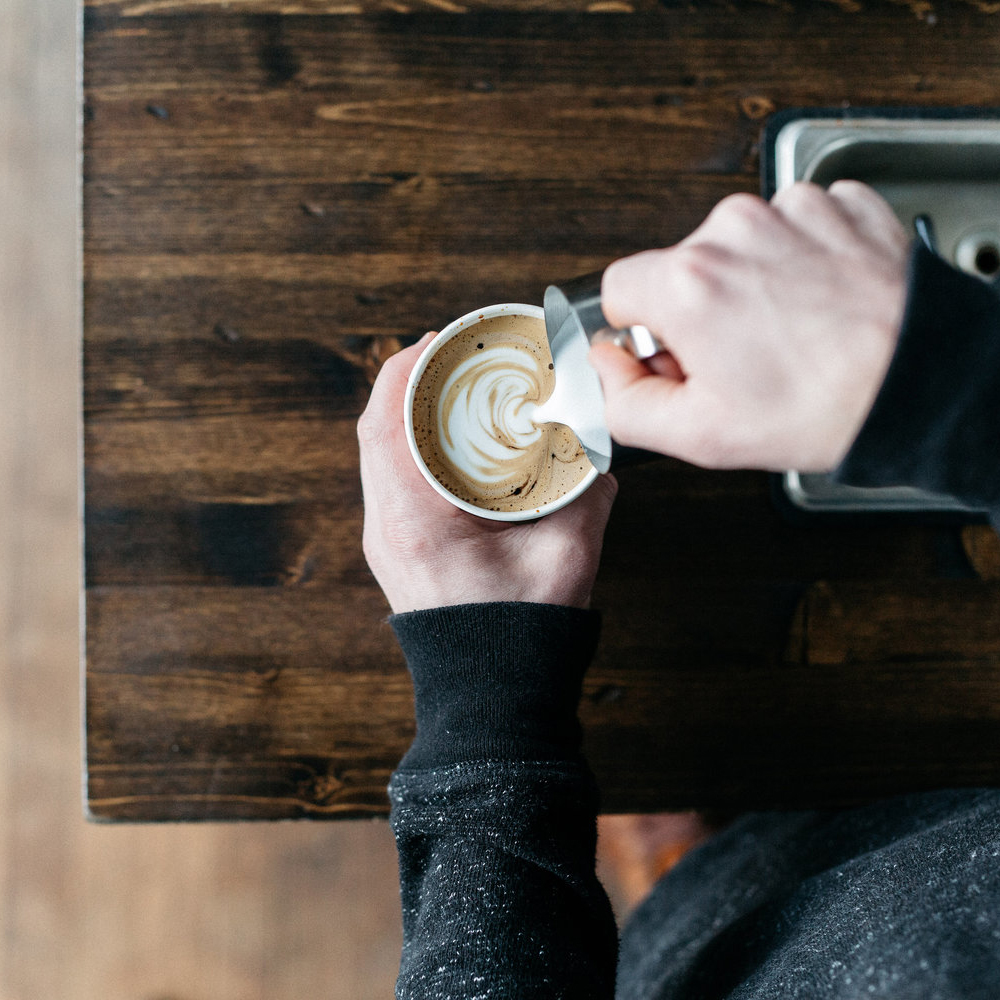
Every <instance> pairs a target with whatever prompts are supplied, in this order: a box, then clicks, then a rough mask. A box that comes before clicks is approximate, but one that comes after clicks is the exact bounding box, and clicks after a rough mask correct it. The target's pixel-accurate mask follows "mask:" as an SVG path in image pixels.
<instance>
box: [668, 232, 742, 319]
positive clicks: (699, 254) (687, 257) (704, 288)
mask: <svg viewBox="0 0 1000 1000" xmlns="http://www.w3.org/2000/svg"><path fill="white" fill-rule="evenodd" d="M731 260H732V257H731V255H730V254H729V252H728V251H726V250H723V249H722V248H721V247H718V246H715V245H713V244H711V243H689V244H683V245H681V246H679V247H677V249H676V251H675V257H674V261H673V270H674V274H675V280H676V281H677V283H678V289H677V290H678V292H679V294H680V295H681V296H682V301H684V302H686V303H687V304H688V306H689V307H691V308H693V309H694V310H696V311H697V310H700V309H702V308H704V307H705V305H706V304H708V303H709V302H713V301H716V300H718V299H719V298H720V297H721V296H723V295H724V294H725V292H726V289H727V287H728V285H729V267H730V263H731Z"/></svg>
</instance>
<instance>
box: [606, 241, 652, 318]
mask: <svg viewBox="0 0 1000 1000" xmlns="http://www.w3.org/2000/svg"><path fill="white" fill-rule="evenodd" d="M667 253H668V251H666V250H645V251H643V252H642V253H637V254H633V255H632V256H631V257H623V258H621V259H620V260H616V261H614V262H613V263H611V264H609V265H608V267H607V268H606V269H605V271H604V276H603V278H602V279H601V309H602V310H603V312H604V315H605V316H606V317H607V320H608V322H609V323H610V324H611V325H612V326H614V327H626V326H632V325H634V324H636V323H642V324H643V325H645V326H649V327H650V328H651V329H652V328H653V321H652V319H651V317H653V316H656V315H657V314H658V312H659V309H660V307H661V304H662V301H663V271H664V266H665V261H666V255H667ZM653 332H654V333H655V332H657V331H656V330H654V331H653Z"/></svg>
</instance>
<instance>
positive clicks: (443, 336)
mask: <svg viewBox="0 0 1000 1000" xmlns="http://www.w3.org/2000/svg"><path fill="white" fill-rule="evenodd" d="M503 315H511V316H528V317H530V318H532V319H542V320H544V318H545V310H544V309H542V307H541V306H533V305H528V304H527V303H524V302H500V303H497V304H495V305H491V306H485V307H483V308H481V309H473V310H471V311H470V312H467V313H466V314H465V315H464V316H459V317H458V319H455V320H452V322H450V323H449V324H448V325H447V326H446V327H445V328H444V329H443V330H442V331H441V332H440V333H439V334H438V335H437V336H436V337H435V338H434V339H433V340H432V341H431V342H430V343H429V344H428V345H427V346H426V347H425V348H424V350H423V351H422V352H421V354H420V357H419V358H418V359H417V363H416V364H415V365H414V366H413V370H412V371H411V372H410V377H409V379H408V380H407V383H406V393H405V395H404V397H403V423H404V426H405V428H406V441H407V444H409V446H410V454H411V455H412V456H413V461H414V462H415V463H416V466H417V468H418V469H419V470H420V472H421V474H422V475H423V477H424V479H426V480H427V482H428V483H430V485H431V486H432V487H433V488H434V489H435V491H436V492H437V493H438V494H439V495H440V496H443V497H444V498H445V499H446V500H447V501H448V502H449V503H451V504H453V505H454V506H455V507H458V508H459V509H460V510H464V511H466V512H467V513H469V514H474V515H475V516H476V517H482V518H486V519H487V520H490V521H534V520H537V519H538V518H540V517H545V516H546V515H548V514H554V513H555V512H556V511H557V510H561V509H562V508H563V507H566V506H568V505H569V504H571V503H572V502H573V501H574V500H576V499H578V498H579V497H581V496H582V495H583V494H584V493H586V492H587V490H588V489H590V487H591V486H592V485H593V484H594V481H595V480H596V479H597V477H598V476H599V475H600V473H599V472H598V471H597V469H595V468H594V467H593V466H591V468H590V471H589V472H588V473H587V474H586V475H585V476H584V477H583V478H582V479H581V480H580V481H579V482H578V483H577V484H576V486H574V487H573V489H571V490H569V491H568V492H566V493H564V494H563V495H562V496H560V497H558V498H557V499H555V500H553V501H552V502H551V503H547V504H541V505H539V506H538V507H529V508H528V509H527V510H487V509H486V508H485V507H477V506H476V505H475V504H472V503H469V502H468V501H467V500H463V499H462V498H461V497H457V496H455V494H454V493H452V492H450V491H449V490H448V489H446V488H445V487H444V486H442V484H441V483H439V482H438V481H437V479H436V478H435V476H434V473H432V472H431V470H430V469H429V468H428V467H427V463H426V462H425V461H424V457H423V455H421V454H420V449H419V448H418V447H417V438H416V434H415V432H414V429H413V398H414V396H415V395H416V391H417V383H418V382H419V381H420V377H421V376H422V375H423V373H424V372H425V371H426V369H427V365H428V364H429V363H430V360H431V358H433V357H434V355H435V354H436V353H437V352H438V350H440V348H441V346H442V345H443V344H445V343H447V342H448V341H449V340H451V339H452V338H453V337H455V336H456V335H457V334H459V333H461V332H462V331H463V330H465V329H466V327H470V326H475V325H476V324H477V323H482V322H484V321H485V320H488V319H492V318H493V317H494V316H503Z"/></svg>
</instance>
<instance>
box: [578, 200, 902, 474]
mask: <svg viewBox="0 0 1000 1000" xmlns="http://www.w3.org/2000/svg"><path fill="white" fill-rule="evenodd" d="M909 243H910V239H909V236H908V234H907V233H906V231H905V230H904V229H903V227H902V226H901V225H900V223H899V221H898V220H897V219H896V217H895V215H894V214H893V212H892V210H891V208H890V207H889V206H888V204H887V203H886V202H885V201H884V200H883V199H882V198H881V197H880V196H879V195H878V194H876V193H875V192H874V191H873V190H872V189H871V188H869V187H867V186H865V185H863V184H860V183H857V182H854V181H840V182H837V183H836V184H833V185H832V186H831V187H830V188H829V189H828V190H823V189H821V188H819V187H817V186H814V185H811V184H797V185H795V186H794V187H791V188H788V189H786V190H783V191H781V192H779V193H778V194H777V195H775V197H774V198H773V199H772V200H771V201H770V202H769V203H768V202H765V201H763V200H762V199H760V198H756V197H753V196H751V195H734V196H732V197H730V198H727V199H725V200H723V201H722V202H720V203H719V204H718V205H717V206H716V208H715V209H714V210H713V211H712V213H711V214H710V215H709V216H708V218H707V219H706V220H705V222H704V223H703V224H702V225H701V226H699V228H698V229H696V230H695V231H694V232H693V233H692V234H691V235H690V236H689V237H687V238H686V239H684V240H682V241H681V242H680V243H678V244H677V245H675V246H673V247H670V248H668V249H665V250H651V251H647V252H645V253H641V254H637V255H635V256H633V257H627V258H624V259H622V260H619V261H616V262H615V263H613V264H612V265H611V266H610V267H609V268H608V269H607V271H606V272H605V275H604V283H603V287H602V303H603V307H604V312H605V314H606V315H607V318H608V319H609V321H610V322H611V323H612V324H614V325H615V326H629V325H632V324H642V325H644V326H647V327H649V328H650V330H652V332H653V333H654V334H655V335H656V336H657V338H658V339H659V340H660V341H661V343H663V344H664V346H665V347H666V348H667V353H665V354H662V355H658V356H657V357H656V358H654V359H652V360H651V361H649V362H646V363H643V362H639V361H636V360H635V359H634V358H632V357H631V356H630V355H628V354H627V353H626V352H625V351H623V350H621V349H620V348H617V347H614V346H613V345H611V344H601V345H598V346H597V347H595V348H594V349H593V350H592V351H591V363H592V364H593V365H594V367H595V368H596V369H597V371H598V374H599V375H600V377H601V383H602V385H603V387H604V392H605V396H606V401H607V407H606V417H607V422H608V426H609V429H610V431H611V435H612V437H613V438H614V439H615V440H617V441H619V442H621V443H622V444H626V445H632V446H637V447H641V448H646V449H649V450H651V451H657V452H661V453H663V454H667V455H672V456H674V457H676V458H680V459H684V460H686V461H689V462H692V463H694V464H697V465H701V466H705V467H710V468H736V467H740V468H754V469H765V470H772V471H779V470H783V469H798V470H799V471H827V470H830V469H832V468H835V467H836V466H837V465H838V464H839V462H840V461H841V460H842V459H843V457H844V455H845V454H846V453H847V451H848V449H849V448H850V446H851V444H852V442H853V441H854V439H855V437H856V436H857V434H858V431H859V430H860V429H861V426H862V424H863V422H864V419H865V417H866V416H867V414H868V412H869V410H870V409H871V406H872V403H873V402H874V400H875V396H876V394H877V393H878V389H879V387H880V386H881V384H882V382H883V380H884V378H885V374H886V371H887V370H888V367H889V363H890V361H891V359H892V354H893V350H894V348H895V344H896V340H897V337H898V333H899V329H900V325H901V322H902V316H903V308H904V299H905V269H906V260H907V256H908V250H909Z"/></svg>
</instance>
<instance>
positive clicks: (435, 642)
mask: <svg viewBox="0 0 1000 1000" xmlns="http://www.w3.org/2000/svg"><path fill="white" fill-rule="evenodd" d="M389 621H390V624H391V625H392V627H393V629H394V631H395V633H396V637H397V638H398V639H399V643H400V645H401V646H402V647H403V652H404V653H405V654H406V660H407V664H408V666H409V668H410V673H411V674H412V676H413V688H414V695H415V700H416V715H417V736H416V739H415V740H414V742H413V746H412V747H411V748H410V750H409V752H408V753H407V754H406V756H405V757H404V759H403V761H402V763H401V764H400V767H401V768H428V767H441V766H443V765H447V764H453V763H457V762H459V761H473V760H508V761H511V760H522V761H523V760H532V761H557V760H569V759H576V757H577V756H578V753H579V746H580V727H579V723H578V721H577V715H576V713H577V706H578V704H579V701H580V691H581V684H582V681H583V675H584V673H585V672H586V669H587V666H588V664H589V663H590V659H591V657H592V656H593V653H594V649H595V647H596V645H597V638H598V634H599V631H600V618H599V616H598V615H597V613H596V612H593V611H582V610H580V609H577V608H566V607H561V606H556V605H549V604H520V603H502V604H465V605H459V606H456V607H448V608H436V609H433V610H430V611H414V612H410V613H408V614H403V615H394V616H393V617H392V618H390V619H389Z"/></svg>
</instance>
